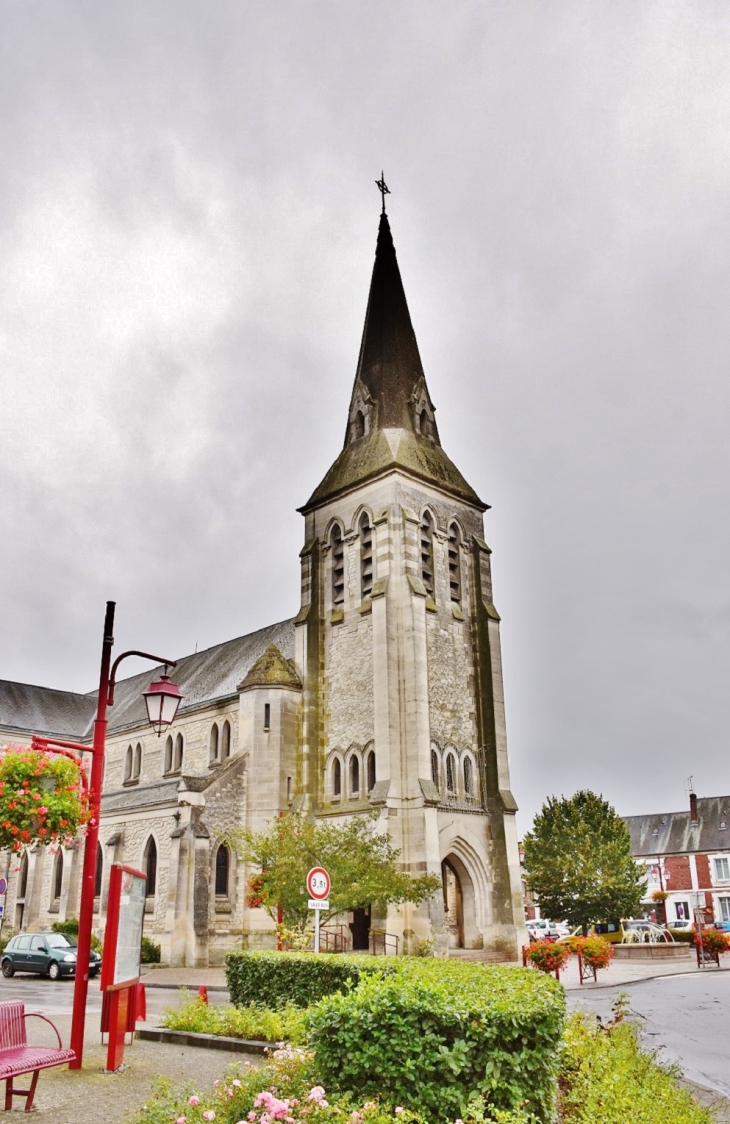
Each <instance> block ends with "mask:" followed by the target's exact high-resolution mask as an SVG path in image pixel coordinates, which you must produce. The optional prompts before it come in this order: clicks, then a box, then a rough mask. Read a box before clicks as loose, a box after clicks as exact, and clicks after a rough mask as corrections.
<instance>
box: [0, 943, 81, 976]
mask: <svg viewBox="0 0 730 1124" xmlns="http://www.w3.org/2000/svg"><path fill="white" fill-rule="evenodd" d="M0 970H2V974H3V975H4V976H5V978H6V979H10V977H11V976H14V975H15V973H16V972H37V973H38V975H40V976H48V979H49V980H58V979H61V978H62V977H63V976H73V975H75V974H76V937H74V936H71V935H69V934H67V933H19V934H18V936H17V937H11V939H10V940H9V941H8V943H7V945H6V946H5V951H4V952H3V955H2V960H0ZM100 970H101V956H100V955H99V953H98V952H94V951H93V950H92V952H91V955H90V956H89V978H90V979H93V978H94V976H98V974H99V972H100Z"/></svg>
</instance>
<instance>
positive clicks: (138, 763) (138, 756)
mask: <svg viewBox="0 0 730 1124" xmlns="http://www.w3.org/2000/svg"><path fill="white" fill-rule="evenodd" d="M141 772H142V745H141V743H140V742H137V745H136V746H135V750H134V765H133V766H132V777H133V778H134V780H136V781H138V780H139V778H140V774H141Z"/></svg>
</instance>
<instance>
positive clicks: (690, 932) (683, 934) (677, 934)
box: [669, 929, 695, 944]
mask: <svg viewBox="0 0 730 1124" xmlns="http://www.w3.org/2000/svg"><path fill="white" fill-rule="evenodd" d="M669 932H670V933H671V934H672V936H673V937H674V939H675V941H677V943H678V944H694V939H695V931H694V929H670V930H669Z"/></svg>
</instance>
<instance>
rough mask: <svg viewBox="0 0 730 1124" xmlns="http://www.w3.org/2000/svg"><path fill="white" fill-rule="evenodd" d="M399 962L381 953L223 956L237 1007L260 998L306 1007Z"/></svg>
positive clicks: (227, 978)
mask: <svg viewBox="0 0 730 1124" xmlns="http://www.w3.org/2000/svg"><path fill="white" fill-rule="evenodd" d="M401 960H402V958H401ZM400 963H401V961H400V960H399V959H398V958H397V957H385V956H378V957H373V956H343V955H339V954H337V953H331V954H324V953H323V954H321V955H320V956H313V955H311V953H306V952H231V953H229V954H228V956H227V957H226V980H227V982H228V991H229V993H230V996H231V1001H232V1002H233V1003H235V1005H236V1006H237V1007H238V1006H246V1005H247V1004H249V1003H260V1002H261V1001H262V1000H264V999H265V1001H266V1003H267V1004H268V1005H269V1006H271V1007H281V1006H284V1004H286V1003H296V1004H297V1006H298V1007H309V1006H310V1005H311V1004H312V1003H316V1002H318V1000H320V999H322V998H323V997H324V996H325V995H330V994H331V993H332V992H333V991H344V990H345V989H346V988H347V987H348V985H352V986H354V985H356V984H357V983H359V981H360V979H361V978H362V976H363V975H365V974H367V973H372V972H377V973H382V972H393V971H395V970H397V968H398V966H399V965H400Z"/></svg>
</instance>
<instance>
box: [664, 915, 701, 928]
mask: <svg viewBox="0 0 730 1124" xmlns="http://www.w3.org/2000/svg"><path fill="white" fill-rule="evenodd" d="M694 927H695V925H694V921H690V920H689V918H688V917H678V918H677V920H676V921H670V922H669V928H670V929H677V930H679V931H681V930H683V929H684V930H686V929H694Z"/></svg>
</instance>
